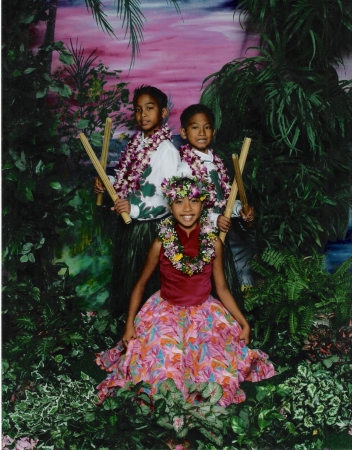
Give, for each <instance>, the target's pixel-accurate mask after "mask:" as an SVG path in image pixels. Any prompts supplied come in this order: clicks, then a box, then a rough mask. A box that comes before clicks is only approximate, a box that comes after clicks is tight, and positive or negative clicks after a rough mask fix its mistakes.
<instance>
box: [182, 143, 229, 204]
mask: <svg viewBox="0 0 352 450" xmlns="http://www.w3.org/2000/svg"><path fill="white" fill-rule="evenodd" d="M179 151H180V157H181V160H182V161H185V162H186V163H187V164H188V165H189V167H190V168H191V171H192V175H193V176H195V177H197V178H204V177H206V179H207V180H208V181H209V185H208V188H207V191H208V192H209V197H208V198H207V199H206V200H205V201H204V205H205V206H207V207H209V208H214V207H218V208H223V207H224V206H225V205H226V203H227V199H228V198H229V195H230V191H231V187H230V179H229V176H228V174H227V170H226V167H225V166H224V163H223V162H222V160H221V159H220V158H219V157H218V156H217V155H216V154H215V153H214V152H213V151H212V150H210V151H211V152H212V154H213V164H214V166H215V167H216V171H217V173H218V174H219V178H220V186H221V188H222V190H223V193H224V198H223V199H222V200H218V199H217V196H216V188H215V186H214V184H213V183H212V182H211V181H210V175H209V173H208V169H207V168H206V166H205V164H204V162H203V161H202V160H201V159H200V158H199V156H197V154H196V152H195V151H194V149H193V147H192V146H191V145H190V144H186V145H182V146H181V147H180V149H179Z"/></svg>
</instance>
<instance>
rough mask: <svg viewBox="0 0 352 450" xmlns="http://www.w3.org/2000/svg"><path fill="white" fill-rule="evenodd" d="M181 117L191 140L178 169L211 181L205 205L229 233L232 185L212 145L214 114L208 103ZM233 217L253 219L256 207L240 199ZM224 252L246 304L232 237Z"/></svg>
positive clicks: (231, 280)
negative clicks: (245, 207)
mask: <svg viewBox="0 0 352 450" xmlns="http://www.w3.org/2000/svg"><path fill="white" fill-rule="evenodd" d="M180 121H181V128H180V135H181V137H182V138H183V139H186V140H187V144H186V145H182V146H181V147H180V149H179V152H180V157H181V164H180V165H179V167H178V172H180V173H183V174H184V175H192V176H195V177H197V178H204V179H206V180H207V181H208V187H207V190H208V193H209V197H208V199H207V201H206V202H205V205H204V206H205V207H206V208H207V210H208V214H209V217H210V219H211V222H212V224H213V226H214V227H216V228H217V229H219V230H220V231H224V232H225V233H227V232H228V231H229V229H230V227H231V225H232V223H231V220H230V219H228V218H227V217H225V216H224V215H223V213H224V211H225V207H226V203H227V200H228V197H229V194H230V190H231V185H230V179H229V176H228V173H227V170H226V167H225V166H224V163H223V162H222V160H221V159H220V158H219V157H218V156H217V155H216V154H215V153H214V152H213V150H212V149H210V148H209V146H210V144H211V141H212V139H213V137H214V134H215V129H214V122H215V118H214V114H213V112H212V111H211V110H210V109H209V108H208V107H207V106H205V105H202V104H195V105H191V106H189V107H187V108H186V109H185V110H184V111H183V112H182V114H181V117H180ZM231 217H237V218H242V219H243V220H244V221H245V222H250V221H252V220H253V218H254V210H253V208H252V207H250V209H249V212H248V214H247V215H245V214H244V212H243V210H242V205H241V202H240V201H239V200H236V202H235V205H234V208H233V211H232V216H231ZM224 255H225V257H224V267H225V274H226V279H227V282H228V284H229V286H230V290H231V292H232V294H233V295H234V297H235V298H236V300H237V303H238V305H239V306H240V307H241V308H242V307H243V296H242V292H241V285H240V282H239V278H238V275H237V270H236V266H235V263H234V258H233V254H232V250H231V247H230V244H229V241H228V239H226V241H225V247H224Z"/></svg>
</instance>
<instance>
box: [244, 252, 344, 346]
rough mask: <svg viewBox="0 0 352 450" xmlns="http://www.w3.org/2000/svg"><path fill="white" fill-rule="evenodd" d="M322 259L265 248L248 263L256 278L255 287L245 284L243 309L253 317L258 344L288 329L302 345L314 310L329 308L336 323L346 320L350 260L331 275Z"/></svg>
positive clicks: (314, 319)
mask: <svg viewBox="0 0 352 450" xmlns="http://www.w3.org/2000/svg"><path fill="white" fill-rule="evenodd" d="M324 261H325V258H324V256H318V255H314V256H312V257H311V258H302V257H297V256H295V255H294V254H291V253H288V252H278V251H275V250H270V249H266V250H265V251H264V252H263V254H262V256H261V258H260V259H257V260H254V261H253V262H252V264H251V265H252V267H253V269H254V271H255V272H256V273H258V274H259V279H258V280H257V284H256V286H254V287H248V288H247V296H246V299H245V308H246V309H247V311H251V312H252V313H253V315H254V317H253V322H254V327H253V331H254V334H255V337H256V338H257V339H258V338H259V336H260V338H261V341H262V342H261V344H262V345H263V344H264V343H265V342H267V341H269V342H272V343H274V341H275V340H277V339H276V338H275V336H276V337H277V336H278V334H280V333H283V332H284V331H285V330H288V331H289V336H290V337H289V339H288V340H292V343H293V344H294V346H300V347H302V345H303V342H304V339H305V338H306V336H307V335H308V334H309V333H310V331H311V329H312V327H313V324H314V322H315V321H316V319H317V315H318V314H324V313H325V314H326V313H330V312H332V311H333V312H334V313H335V322H336V326H338V325H340V326H341V325H343V324H347V323H348V320H349V318H350V316H351V280H352V274H351V272H350V268H351V259H348V260H347V261H345V262H344V263H343V264H342V265H341V266H340V267H339V268H338V269H337V270H336V271H335V272H334V273H333V274H330V273H329V272H328V271H327V270H326V269H325V264H324ZM270 353H271V352H270Z"/></svg>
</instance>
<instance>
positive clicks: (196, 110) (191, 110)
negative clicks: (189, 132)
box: [180, 103, 215, 128]
mask: <svg viewBox="0 0 352 450" xmlns="http://www.w3.org/2000/svg"><path fill="white" fill-rule="evenodd" d="M200 113H202V114H205V115H206V116H207V117H208V120H209V122H210V125H211V126H212V128H214V124H215V116H214V114H213V111H212V110H211V109H210V108H208V107H207V106H205V105H202V104H201V103H197V104H196V105H190V106H188V107H187V108H186V109H185V110H184V111H183V112H182V114H181V117H180V121H181V127H182V128H186V127H187V125H188V123H189V121H190V120H191V118H192V117H193V116H194V115H196V114H200Z"/></svg>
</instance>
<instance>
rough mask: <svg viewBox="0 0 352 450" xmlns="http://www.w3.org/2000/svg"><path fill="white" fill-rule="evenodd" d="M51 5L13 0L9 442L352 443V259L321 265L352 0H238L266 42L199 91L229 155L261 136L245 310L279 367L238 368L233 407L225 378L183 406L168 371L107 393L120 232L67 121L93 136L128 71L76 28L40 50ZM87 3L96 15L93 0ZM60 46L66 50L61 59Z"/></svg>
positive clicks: (339, 145)
mask: <svg viewBox="0 0 352 450" xmlns="http://www.w3.org/2000/svg"><path fill="white" fill-rule="evenodd" d="M125 3H126V2H118V5H119V7H120V8H122V7H123V4H125ZM174 3H176V2H174ZM54 4H55V2H54V1H51V2H49V3H47V2H44V1H34V0H26V1H13V2H11V3H10V2H6V3H5V4H4V5H3V21H4V22H3V23H4V27H5V31H6V33H3V49H2V51H3V59H2V61H3V72H2V75H3V84H4V87H5V89H4V90H3V111H6V114H4V115H3V167H2V168H3V248H2V249H3V295H2V317H3V318H2V325H3V326H2V330H3V337H2V342H3V352H2V355H3V361H2V389H3V393H2V400H3V414H2V419H3V425H2V431H3V441H2V446H3V448H4V449H14V448H16V449H20V448H28V449H31V448H41V449H48V450H49V449H60V448H62V449H68V448H69V449H72V450H74V449H81V450H86V449H89V448H96V449H101V450H104V449H109V450H113V449H126V450H127V449H131V450H132V449H133V450H134V449H154V450H159V449H162V448H165V449H167V448H169V449H177V450H181V449H185V448H189V449H198V450H216V449H223V450H230V449H231V450H233V449H245V450H247V449H248V450H249V449H258V450H266V449H268V450H269V449H270V450H271V449H273V448H275V449H287V450H289V449H294V450H306V449H307V450H308V449H325V448H328V449H329V450H344V449H347V448H350V447H351V445H352V417H351V410H350V407H349V406H350V405H351V401H352V379H351V373H352V370H351V369H352V367H351V365H352V359H351V358H352V355H351V348H352V345H351V339H352V329H351V323H350V318H351V291H352V290H351V272H350V261H347V262H346V263H344V264H343V265H342V266H341V267H339V268H337V269H336V270H335V271H334V272H333V273H328V272H327V271H325V270H324V266H325V262H324V256H322V249H323V247H324V243H325V242H326V240H327V239H328V238H330V239H334V238H335V237H338V236H342V235H343V233H344V231H345V228H346V214H347V210H348V208H349V206H350V199H351V197H350V185H351V178H350V174H351V173H352V171H351V159H350V152H351V142H350V140H351V139H350V136H349V134H348V130H350V129H351V128H352V127H351V126H350V125H351V90H350V88H349V83H348V82H346V81H339V80H338V79H337V77H336V73H335V72H334V69H333V68H332V66H331V63H332V62H334V63H341V61H342V54H343V52H346V51H349V50H350V43H351V33H352V31H351V30H352V18H351V14H352V13H351V5H350V2H347V1H339V2H336V3H332V2H328V1H322V2H320V3H319V8H317V7H316V3H314V5H313V2H312V1H309V0H306V1H305V2H298V3H297V4H295V5H293V4H292V2H288V1H285V0H281V1H279V0H277V1H272V2H270V3H268V2H256V1H249V0H246V1H243V2H241V8H242V11H244V13H246V14H247V18H248V19H249V26H250V27H251V29H253V28H254V27H255V28H256V31H258V32H260V33H261V37H262V42H261V54H260V56H259V57H257V58H253V59H251V58H249V59H246V60H244V61H235V62H232V63H230V64H229V65H227V66H225V67H224V68H223V70H222V71H220V72H219V74H217V75H216V76H215V78H214V80H215V81H214V82H213V83H211V84H210V85H209V87H208V88H207V89H206V91H205V94H204V96H203V101H205V102H207V103H209V104H210V105H211V106H212V107H213V108H214V109H215V111H216V112H217V117H218V121H219V123H218V125H219V127H220V133H218V136H222V139H223V141H218V143H217V145H218V147H219V150H222V151H223V152H224V148H226V149H227V150H226V152H224V156H225V157H227V158H228V157H229V156H230V154H231V153H232V151H233V150H234V149H235V148H236V149H238V148H239V146H240V145H237V144H239V143H240V142H241V140H242V139H243V136H245V135H250V136H251V137H252V138H253V144H252V145H253V150H251V153H250V156H249V160H248V166H246V167H247V169H248V170H247V169H246V175H245V182H246V187H247V186H248V187H249V195H251V197H252V199H253V201H254V202H256V203H255V206H256V210H257V218H256V225H255V226H256V230H255V236H256V240H257V246H256V249H257V256H256V258H255V259H254V261H253V270H254V271H255V272H256V273H257V278H256V283H255V286H253V287H248V288H247V289H246V294H247V296H246V310H247V313H246V314H248V318H249V320H250V321H251V323H252V327H253V336H252V339H253V341H254V344H258V346H259V347H261V348H263V350H265V351H267V352H268V353H269V354H270V356H271V359H272V360H273V361H274V363H275V365H276V369H277V372H278V375H277V376H276V377H274V378H272V379H270V380H267V381H265V382H261V383H259V384H257V385H252V384H248V383H245V384H244V386H243V387H244V390H245V392H246V394H247V400H246V401H245V402H244V403H242V404H238V405H231V406H230V407H228V408H226V409H224V408H220V407H219V406H217V404H216V403H217V401H218V399H219V398H220V396H221V387H220V386H217V385H214V384H212V383H204V384H201V385H195V386H194V390H195V391H197V392H199V394H200V395H201V396H202V397H203V402H202V403H200V404H197V405H190V404H188V403H186V402H184V400H183V397H182V394H181V393H180V392H179V391H178V390H177V389H176V387H175V385H174V383H173V382H172V380H167V381H165V382H164V383H163V384H162V385H161V387H160V389H159V392H158V394H157V395H155V396H154V397H153V398H150V397H149V396H147V395H146V394H145V393H143V387H144V385H143V383H140V384H139V385H136V386H132V385H131V386H128V387H126V388H121V389H117V390H116V396H115V397H112V398H109V399H108V400H107V401H106V402H105V403H104V404H103V405H102V406H97V405H96V402H97V399H96V385H97V384H98V383H99V382H100V381H101V380H102V378H103V377H104V374H103V373H102V372H101V371H99V370H98V368H96V367H95V364H94V354H95V353H96V352H98V351H101V350H102V349H105V348H109V347H111V346H112V345H114V343H115V342H116V341H117V340H118V339H119V336H120V334H121V330H122V326H123V320H124V317H120V318H112V317H111V314H110V312H109V310H108V309H106V305H104V300H105V298H106V297H104V296H105V295H106V292H105V290H104V289H105V285H106V283H107V282H108V273H107V272H108V271H105V272H104V270H103V269H102V268H103V267H104V258H105V256H106V252H107V249H108V248H110V246H111V234H110V231H109V230H107V229H106V228H105V227H104V214H106V213H107V212H106V208H105V209H104V208H102V209H101V211H100V213H99V214H98V213H97V211H96V209H95V206H94V199H93V197H92V195H91V193H90V189H91V187H90V186H91V183H90V180H88V181H87V179H86V178H87V176H86V174H87V173H88V172H82V171H80V170H78V169H79V168H80V167H81V165H82V159H84V157H83V155H84V152H83V150H82V148H81V146H80V145H79V142H78V140H77V137H76V135H75V132H74V130H76V129H78V130H81V131H84V133H85V134H87V136H89V138H90V140H91V142H92V143H93V144H95V148H96V149H97V150H99V146H100V145H101V136H102V131H101V127H102V125H103V124H104V121H105V119H106V117H108V116H109V117H112V118H113V119H114V120H115V123H116V124H121V123H123V122H124V121H125V120H127V118H126V117H125V116H124V115H123V113H122V110H123V107H124V106H125V105H126V102H127V98H128V86H127V85H126V83H123V82H122V81H121V79H120V73H119V72H116V71H110V70H109V68H107V67H105V66H104V65H103V64H95V59H94V58H95V56H94V52H93V53H92V54H91V55H90V56H89V57H88V58H87V59H85V58H83V56H82V54H83V53H82V47H81V46H80V44H79V43H76V44H72V43H71V46H70V47H69V48H66V47H65V46H64V45H63V44H62V43H59V42H54V41H53V40H52V39H51V40H50V39H49V38H50V36H49V37H48V39H47V40H46V42H45V43H44V44H43V46H41V47H40V49H39V52H38V53H37V54H34V53H32V52H31V50H30V45H29V42H30V35H31V27H33V26H35V25H36V24H38V22H39V21H45V22H47V23H48V24H49V19H50V17H51V14H52V8H49V6H50V7H52V6H53V5H54ZM88 4H89V5H93V6H94V7H95V9H93V10H94V11H95V13H96V14H97V16H96V17H97V18H99V14H100V13H101V11H100V9H99V5H100V4H98V3H95V2H92V3H88ZM135 6H136V4H135ZM137 6H138V5H137ZM130 7H131V5H130ZM137 9H138V8H137ZM119 11H120V13H121V11H122V9H120V10H119ZM312 15H314V20H313V18H312V17H313V16H312ZM98 22H99V20H98ZM104 23H105V22H104V21H103V22H101V24H103V25H104ZM337 23H338V25H339V26H338V27H337ZM105 25H106V23H105ZM49 28H50V27H49ZM107 29H108V28H107ZM49 34H50V33H49ZM297 36H298V37H299V38H297ZM135 38H136V36H135ZM53 51H57V52H59V54H60V58H61V61H62V64H63V65H64V66H63V67H62V70H60V71H59V72H58V73H56V74H52V75H51V74H50V70H49V69H50V61H51V57H52V52H53ZM107 79H109V80H111V79H113V80H114V84H113V87H112V88H108V87H107V83H106V80H107ZM225 100H226V101H225ZM233 115H235V116H233ZM229 122H230V123H231V126H229ZM234 123H235V124H236V126H235V127H234V126H233V124H234ZM252 155H253V156H252ZM83 165H84V164H83ZM78 173H82V177H81V176H77V174H78ZM83 173H84V175H83ZM89 176H91V177H93V172H90V173H89ZM70 229H71V230H72V232H69V230H70ZM93 230H94V232H93ZM77 235H78V236H80V240H78V241H77ZM65 245H66V246H68V247H69V249H70V252H71V253H70V254H71V255H74V256H76V255H77V256H79V255H84V256H85V257H88V258H90V260H91V261H93V262H94V264H93V263H92V264H91V265H90V266H89V270H88V269H87V272H84V273H83V271H82V273H81V274H80V275H77V276H75V277H72V276H71V275H72V268H71V267H72V266H71V267H70V265H68V264H67V262H65V259H64V258H59V257H60V256H62V254H61V251H62V248H63V247H64V246H65ZM283 246H284V247H285V248H286V250H285V251H282V247H283ZM94 271H98V272H99V274H100V276H101V278H99V277H95V280H94V281H95V282H94V283H93V281H92V276H91V274H92V272H94ZM83 288H85V289H86V290H85V291H84V292H83V291H82V290H83ZM83 296H84V297H87V296H90V298H91V299H93V300H92V302H91V304H94V305H95V306H97V308H96V309H94V311H92V310H90V309H88V305H87V304H84V303H83V302H82V298H83ZM252 346H254V345H253V344H252Z"/></svg>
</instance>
